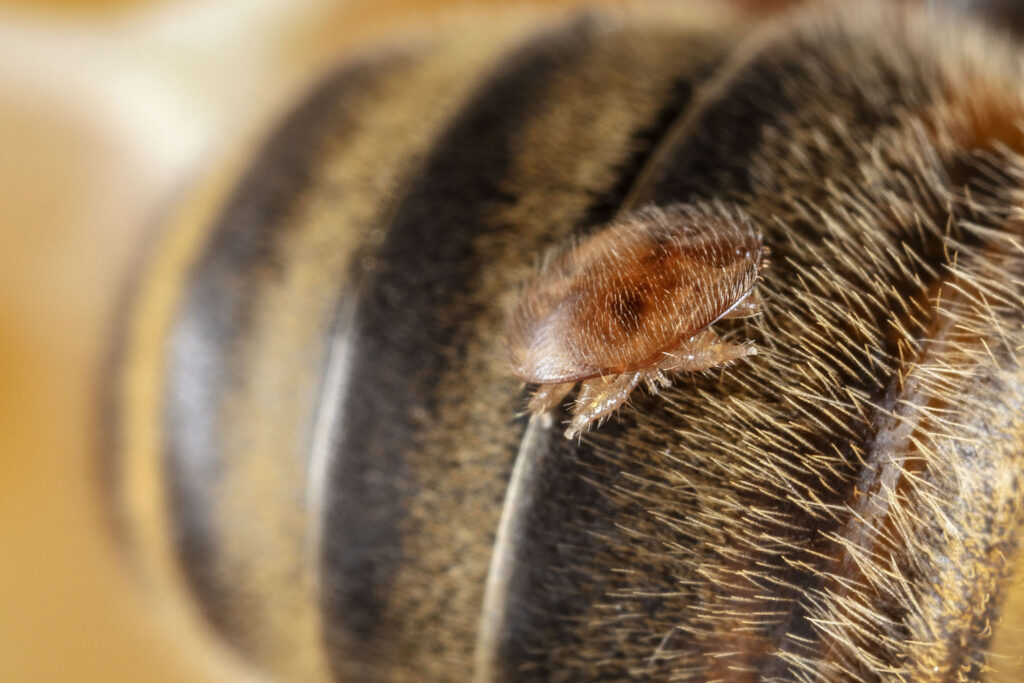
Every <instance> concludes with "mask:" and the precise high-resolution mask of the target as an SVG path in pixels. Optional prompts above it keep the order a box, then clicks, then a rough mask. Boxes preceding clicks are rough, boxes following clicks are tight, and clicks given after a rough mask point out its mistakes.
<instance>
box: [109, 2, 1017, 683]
mask: <svg viewBox="0 0 1024 683" xmlns="http://www.w3.org/2000/svg"><path fill="white" fill-rule="evenodd" d="M725 5H726V3H721V2H713V1H709V2H698V1H696V0H695V1H694V2H692V3H682V2H680V3H640V4H637V3H630V6H629V7H628V8H624V9H620V10H614V9H609V8H606V7H603V6H602V8H599V9H597V8H594V9H591V10H589V11H585V12H581V13H571V12H570V13H567V14H564V15H560V16H559V17H553V16H551V15H549V14H544V16H542V17H540V18H539V19H537V20H536V21H534V18H531V17H528V16H526V17H525V18H524V19H523V21H522V23H518V24H517V23H515V22H511V21H509V22H503V21H490V22H488V21H482V22H479V23H478V24H475V25H474V26H473V30H472V31H461V32H460V31H454V30H453V31H451V32H449V33H445V34H443V35H442V36H440V37H438V38H437V39H434V40H428V41H423V42H416V43H414V44H410V45H408V46H407V47H404V48H403V49H402V50H401V51H396V52H393V53H392V52H388V51H387V50H384V51H382V52H380V53H375V54H374V55H372V56H371V57H368V58H367V59H364V60H362V61H360V60H355V61H353V60H348V61H346V62H345V63H344V64H343V65H342V67H341V68H340V69H339V71H338V72H337V74H336V75H334V76H332V77H330V78H328V79H326V80H325V81H324V83H323V84H322V85H321V86H319V87H318V88H317V89H316V90H315V92H313V93H312V94H311V95H310V96H309V97H308V98H307V99H306V100H304V103H303V104H302V105H301V106H300V107H297V108H296V109H295V113H294V114H293V115H292V116H290V117H289V118H287V119H286V120H285V121H283V122H282V124H281V125H280V126H279V127H278V128H277V129H275V132H274V133H273V134H272V135H270V136H269V137H268V139H267V143H266V144H265V146H264V147H262V148H259V149H256V150H254V151H253V153H252V161H251V164H250V165H249V167H248V170H247V171H246V172H245V173H244V174H240V175H239V176H238V177H237V178H236V180H237V182H236V183H235V184H234V185H233V186H232V185H231V184H230V183H224V184H223V185H224V186H226V187H225V189H224V192H225V197H224V198H223V201H222V202H221V203H219V204H216V205H215V206H212V208H210V209H209V211H208V213H207V214H203V215H202V216H200V217H197V214H194V213H190V212H183V218H182V221H183V224H180V225H179V224H175V225H173V226H172V227H171V228H169V229H168V231H167V234H168V237H167V240H166V242H162V243H161V244H160V245H159V246H158V247H157V248H156V249H154V252H153V262H152V265H151V266H150V267H149V268H148V269H146V270H145V271H144V273H143V274H142V277H140V281H139V286H138V287H137V289H136V299H135V302H134V304H133V308H132V309H131V311H130V312H128V313H127V314H126V315H125V318H124V319H125V320H126V325H127V329H126V332H125V334H124V343H123V345H122V346H120V347H119V353H120V355H119V356H118V363H119V365H118V367H119V371H120V375H119V377H120V379H119V380H118V381H119V384H117V385H116V388H117V395H116V397H115V399H116V400H112V401H111V405H112V406H115V408H114V414H113V418H114V419H112V420H111V424H112V425H113V426H114V427H113V428H114V429H116V431H117V434H116V436H117V439H116V440H115V442H116V444H117V445H118V447H117V448H113V449H111V453H112V455H111V460H112V461H111V463H110V466H109V467H108V468H107V469H108V471H110V472H114V473H116V474H117V479H116V482H115V484H114V485H113V486H112V487H111V488H112V490H115V492H116V494H115V496H113V497H115V498H116V502H117V504H118V506H119V508H118V509H119V511H122V512H123V515H122V516H123V519H124V520H125V529H127V530H128V532H127V533H125V534H124V535H123V537H124V538H126V539H128V540H129V543H128V544H127V545H129V546H130V547H131V548H133V549H134V550H135V551H136V554H137V555H138V557H139V558H141V560H142V561H140V562H139V563H138V565H139V566H140V567H146V568H147V569H148V570H149V571H151V572H152V573H153V575H154V576H155V577H157V578H159V579H162V580H163V579H165V580H164V581H163V583H162V584H161V583H160V582H159V581H154V582H153V585H167V586H171V587H173V588H174V589H176V591H177V592H176V593H173V597H174V603H175V604H178V605H183V606H187V607H189V608H191V609H192V612H194V613H195V615H198V616H199V617H201V619H202V620H203V623H204V626H203V627H202V628H199V627H197V628H196V632H199V633H203V634H207V635H208V636H209V635H210V634H216V636H217V637H216V638H213V637H212V636H210V637H209V638H208V640H209V641H210V642H216V643H220V644H225V645H227V646H228V647H230V648H232V649H233V650H234V651H236V652H237V653H240V654H241V657H240V659H242V660H244V661H246V662H248V663H250V664H251V665H252V667H253V668H255V669H258V670H260V671H262V672H266V673H268V674H269V675H271V676H273V677H274V678H275V680H282V681H289V680H301V681H317V682H323V681H352V680H356V681H358V680H382V681H409V680H416V681H420V680H423V681H447V680H475V681H478V682H480V683H493V682H495V681H513V682H514V681H536V680H544V681H548V680H550V681H570V680H571V681H592V680H614V681H628V680H659V681H660V680H671V681H709V680H713V681H740V682H745V681H836V682H837V683H838V682H846V681H850V682H853V681H857V682H861V681H864V682H869V681H870V682H874V681H899V682H901V683H923V682H925V681H929V682H933V681H934V682H938V681H943V682H949V683H954V682H955V683H962V682H966V681H979V680H984V681H985V683H995V681H999V682H1000V683H1005V682H1006V681H1014V680H1016V679H1015V678H1014V675H1015V674H1016V673H1018V671H1019V667H1014V666H1010V665H1008V662H1013V661H1015V660H1012V659H1010V657H1012V656H1013V652H1014V646H1015V644H1016V643H1017V642H1019V639H1018V640H1014V638H1016V637H1017V636H1015V634H1016V633H1019V630H1017V631H1015V630H1014V628H1019V627H1020V623H1021V622H1020V621H1019V620H1020V615H1022V614H1024V609H1021V607H1020V605H1021V604H1024V588H1020V586H1021V585H1022V584H1020V582H1019V581H1017V582H1016V583H1015V580H1016V579H1015V577H1018V578H1019V576H1020V575H1021V573H1022V572H1024V560H1022V559H1021V558H1022V557H1024V551H1022V546H1024V449H1022V448H1021V443H1024V417H1022V415H1021V406H1024V358H1022V354H1021V350H1022V349H1024V279H1022V277H1024V276H1022V273H1024V233H1022V231H1021V220H1020V218H1021V213H1022V205H1024V189H1022V188H1024V134H1022V132H1021V131H1022V130H1024V53H1022V47H1021V45H1020V44H1019V41H1016V42H1015V41H1013V40H1010V39H1009V38H1008V37H1007V36H1006V35H1005V34H1001V33H999V32H998V31H996V30H993V28H992V26H990V25H988V24H986V23H983V22H982V21H978V20H975V19H972V18H970V17H968V16H967V15H964V14H960V13H956V12H953V11H946V10H944V9H943V8H941V7H939V6H938V5H936V4H935V3H911V2H900V3H892V2H884V1H882V0H875V1H871V2H858V3H840V2H823V3H808V4H807V5H806V6H799V7H795V8H792V9H791V10H789V11H788V12H784V13H782V14H779V15H777V16H773V17H772V18H770V19H763V18H760V19H757V20H752V19H750V18H749V17H747V16H745V15H742V14H737V13H733V12H729V11H726V8H725ZM947 9H948V8H947ZM524 16H525V15H524ZM424 102H429V103H430V105H429V106H424ZM220 187H221V185H218V188H220ZM227 187H232V189H231V191H230V193H228V191H227ZM213 204H214V202H209V203H208V204H204V206H208V205H213ZM769 249H770V252H771V253H770V255H769ZM544 255H548V256H547V257H546V258H544ZM769 256H770V266H769ZM542 258H544V260H542V261H540V262H539V263H538V260H539V259H542ZM517 296H518V298H516V297H517ZM510 304H511V305H510ZM718 368H723V369H722V370H721V371H718V370H717V369H718ZM710 370H714V371H710ZM683 378H685V380H686V381H681V380H682V379H683ZM673 379H674V380H675V381H670V380H673ZM523 382H526V383H528V384H531V385H534V388H533V390H534V393H533V395H532V397H530V398H529V399H527V401H528V405H527V408H528V410H529V411H530V412H532V413H534V414H547V412H546V411H550V413H554V414H560V413H557V412H556V410H557V408H556V407H557V406H558V404H560V403H561V402H562V401H565V402H566V403H567V404H568V403H569V398H567V397H571V396H572V393H571V392H572V390H573V387H574V386H575V385H577V384H581V385H582V386H581V388H580V389H579V390H578V393H577V394H576V396H575V397H574V399H575V400H574V402H573V403H572V404H571V405H569V406H568V409H569V411H570V418H569V424H568V425H567V427H568V432H569V435H576V434H580V433H582V432H583V431H584V430H587V429H592V430H593V431H592V432H591V433H590V434H589V435H588V437H587V438H578V439H575V438H570V439H566V438H564V437H563V431H562V430H559V429H551V428H549V427H550V425H551V422H552V421H551V420H547V419H529V420H526V419H517V416H521V415H522V410H523V404H524V396H523ZM643 385H646V386H647V387H648V388H649V389H651V390H652V391H656V392H657V393H658V395H657V396H654V397H646V396H643ZM631 392H632V393H631ZM627 400H629V401H631V402H632V404H633V406H632V407H630V408H626V409H622V408H621V405H622V404H623V403H624V402H626V401H627ZM616 410H618V411H619V412H618V413H617V414H615V415H614V417H612V419H608V418H609V416H612V415H613V413H615V411H616ZM599 422H600V423H601V426H600V428H599V429H598V428H595V427H594V425H596V424H597V423H599ZM171 593H172V591H168V594H171ZM1014 619H1017V620H1018V621H1017V625H1016V626H1014ZM997 669H1001V670H1002V671H1004V672H1006V673H1005V676H1004V678H1003V679H998V678H994V677H992V676H990V675H989V672H991V671H993V670H997ZM994 675H995V674H993V676H994Z"/></svg>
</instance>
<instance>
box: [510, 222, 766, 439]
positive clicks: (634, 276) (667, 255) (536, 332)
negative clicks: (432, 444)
mask: <svg viewBox="0 0 1024 683" xmlns="http://www.w3.org/2000/svg"><path fill="white" fill-rule="evenodd" d="M767 256H768V249H767V248H766V247H764V246H763V245H762V243H761V235H760V234H759V233H758V231H757V230H756V229H755V228H754V226H753V225H752V224H751V223H750V221H749V220H748V219H746V218H745V217H742V216H736V215H728V214H725V213H724V212H721V211H708V210H704V209H697V208H694V207H690V206H685V205H673V206H668V207H660V208H659V207H648V208H645V209H641V210H639V211H637V212H634V213H631V214H629V215H626V216H624V217H622V218H620V219H617V220H615V221H613V222H611V223H610V224H608V225H607V226H605V227H603V228H602V229H600V230H599V231H598V232H596V233H595V234H594V235H592V236H591V237H589V238H587V239H585V240H583V241H582V242H580V243H578V244H576V245H575V246H573V247H572V248H570V249H567V250H566V251H564V252H562V253H560V254H557V255H556V256H554V257H553V258H550V259H548V261H547V262H546V263H545V264H544V265H543V266H542V267H541V269H540V271H539V272H538V273H537V274H536V276H535V277H534V278H533V279H532V280H531V281H530V282H529V283H528V284H527V285H526V287H525V288H524V290H523V292H522V295H521V297H520V299H519V303H518V305H517V306H516V307H515V309H514V310H513V312H512V315H511V318H510V320H509V325H508V332H507V343H508V357H509V363H510V364H511V366H512V371H513V372H514V373H515V374H516V376H518V377H519V378H521V379H523V380H525V381H527V382H532V383H534V384H538V385H540V386H539V388H538V389H537V391H536V392H535V393H534V395H533V397H532V398H531V399H530V402H529V405H528V409H529V411H530V412H531V413H534V414H537V413H541V412H544V411H547V410H549V409H551V408H553V407H555V406H556V405H557V404H558V402H559V401H561V400H562V399H563V398H564V397H565V395H566V394H568V393H569V391H570V390H571V389H572V388H573V387H574V386H575V385H576V384H577V383H578V382H582V383H583V386H582V388H581V389H580V392H579V396H578V398H577V399H576V402H575V405H574V406H573V411H572V420H571V422H570V423H569V428H568V429H567V430H566V433H565V434H566V437H568V438H571V437H573V436H574V435H577V434H579V433H580V432H582V431H584V430H585V429H587V427H588V426H589V425H590V423H592V422H594V421H595V420H600V419H602V418H604V417H606V416H608V415H610V414H611V413H612V412H613V411H614V410H615V409H616V408H618V407H619V406H620V405H622V403H623V402H624V401H626V399H627V398H629V395H630V394H631V393H632V391H633V389H635V388H636V387H637V385H638V384H639V383H640V382H641V381H643V382H644V383H645V384H647V385H648V387H649V388H650V389H651V390H652V391H656V390H657V389H658V388H660V387H663V386H667V385H668V383H669V378H668V376H667V373H672V372H679V371H687V372H695V371H697V370H703V369H706V368H710V367H713V366H716V365H720V364H723V363H728V362H730V361H733V360H736V359H739V358H743V357H744V356H749V355H754V354H756V349H755V348H754V347H753V346H752V345H750V344H735V343H732V342H727V341H723V340H722V339H720V338H719V337H718V336H717V335H716V334H715V333H714V332H713V331H711V329H710V326H711V325H713V324H714V323H715V322H716V321H718V320H720V319H722V318H740V317H746V316H750V315H754V314H756V313H757V312H758V310H759V302H758V299H757V297H756V295H755V294H754V292H753V290H754V286H755V285H756V284H757V281H758V279H759V278H760V276H761V274H762V273H763V272H764V270H765V268H766V267H767V263H768V262H767Z"/></svg>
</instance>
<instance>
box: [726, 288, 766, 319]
mask: <svg viewBox="0 0 1024 683" xmlns="http://www.w3.org/2000/svg"><path fill="white" fill-rule="evenodd" d="M760 312H761V297H759V296H758V295H757V292H756V291H754V290H751V291H750V293H749V294H747V295H746V296H745V297H744V298H743V299H742V300H741V301H740V302H739V303H738V304H736V306H735V307H734V308H733V309H732V310H731V311H729V312H728V313H726V314H725V315H723V316H722V318H723V319H725V318H749V317H750V316H752V315H757V314H758V313H760Z"/></svg>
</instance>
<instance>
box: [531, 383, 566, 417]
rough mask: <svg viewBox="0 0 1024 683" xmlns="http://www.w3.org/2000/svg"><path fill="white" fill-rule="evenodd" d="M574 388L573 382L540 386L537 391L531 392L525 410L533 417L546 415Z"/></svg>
mask: <svg viewBox="0 0 1024 683" xmlns="http://www.w3.org/2000/svg"><path fill="white" fill-rule="evenodd" d="M574 386H576V383H575V382H569V383H567V384H541V385H540V386H539V387H537V391H535V392H533V396H531V397H530V402H529V403H527V404H526V409H527V410H528V411H530V412H531V413H533V414H534V415H539V414H540V413H546V412H547V411H549V410H551V409H552V408H554V407H556V406H557V405H558V404H559V402H560V401H561V400H562V399H563V398H565V395H566V394H568V393H569V392H570V391H571V390H572V388H573V387H574Z"/></svg>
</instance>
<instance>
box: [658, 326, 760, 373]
mask: <svg viewBox="0 0 1024 683" xmlns="http://www.w3.org/2000/svg"><path fill="white" fill-rule="evenodd" d="M756 354H757V349H756V348H754V347H753V346H750V345H743V344H734V343H732V342H727V341H722V340H721V339H720V338H719V336H718V335H717V334H715V333H714V332H712V331H711V330H704V331H703V332H701V333H700V334H698V335H696V336H695V337H693V338H691V339H688V340H686V341H684V342H683V343H682V344H680V345H679V346H678V347H676V349H675V350H674V351H672V352H671V353H668V354H666V355H665V358H664V359H663V360H661V361H660V362H659V363H658V364H657V365H656V366H655V368H656V369H657V370H659V371H661V372H680V371H683V372H696V371H697V370H705V369H707V368H713V367H714V366H716V365H721V364H723V363H728V362H730V361H734V360H739V359H740V358H743V357H744V356H753V355H756Z"/></svg>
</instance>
